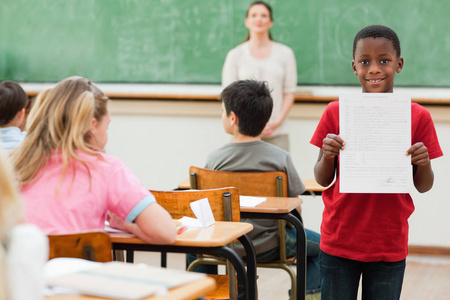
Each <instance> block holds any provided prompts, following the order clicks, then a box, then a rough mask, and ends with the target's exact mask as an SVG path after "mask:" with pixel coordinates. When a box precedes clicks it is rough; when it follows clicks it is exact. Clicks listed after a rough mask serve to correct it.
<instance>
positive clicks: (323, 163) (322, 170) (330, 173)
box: [314, 133, 345, 186]
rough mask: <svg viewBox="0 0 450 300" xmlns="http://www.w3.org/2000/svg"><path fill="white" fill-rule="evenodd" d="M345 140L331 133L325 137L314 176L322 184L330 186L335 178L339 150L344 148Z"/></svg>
mask: <svg viewBox="0 0 450 300" xmlns="http://www.w3.org/2000/svg"><path fill="white" fill-rule="evenodd" d="M344 146H345V142H344V141H343V140H342V139H341V137H340V136H338V135H335V134H332V133H329V134H327V136H326V137H325V138H324V139H323V144H322V149H320V152H319V158H318V159H317V162H316V165H315V166H314V177H315V179H316V181H317V183H318V184H320V185H321V186H329V185H330V184H331V183H332V182H333V179H334V175H335V173H336V167H337V156H338V155H339V151H341V150H344Z"/></svg>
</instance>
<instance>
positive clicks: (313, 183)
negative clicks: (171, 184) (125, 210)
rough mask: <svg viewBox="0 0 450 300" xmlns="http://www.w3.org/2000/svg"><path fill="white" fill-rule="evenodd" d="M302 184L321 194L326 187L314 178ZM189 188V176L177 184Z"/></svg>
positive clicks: (305, 180)
mask: <svg viewBox="0 0 450 300" xmlns="http://www.w3.org/2000/svg"><path fill="white" fill-rule="evenodd" d="M302 181H303V184H304V185H305V187H306V191H307V192H312V193H314V194H319V195H320V194H322V192H323V191H324V190H325V189H326V187H323V186H321V185H320V184H318V183H317V182H316V180H315V179H302ZM190 188H191V183H190V181H189V177H187V178H186V179H185V180H183V181H182V182H180V184H178V189H179V190H189V189H190Z"/></svg>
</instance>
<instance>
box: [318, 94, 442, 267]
mask: <svg viewBox="0 0 450 300" xmlns="http://www.w3.org/2000/svg"><path fill="white" fill-rule="evenodd" d="M328 133H334V134H339V102H338V101H334V102H331V103H330V104H329V105H328V106H327V108H326V109H325V111H324V113H323V115H322V118H321V119H320V122H319V125H317V129H316V131H315V132H314V135H313V137H312V139H311V141H310V143H311V144H313V145H315V146H317V147H319V148H322V144H323V139H324V138H325V137H326V135H327V134H328ZM411 137H412V141H411V145H412V144H414V143H417V142H423V143H424V144H425V146H426V147H427V148H428V153H429V156H430V159H433V158H437V157H440V156H442V155H443V154H442V150H441V147H440V146H439V141H438V139H437V135H436V130H435V128H434V124H433V120H432V119H431V115H430V113H429V112H428V110H427V109H425V108H424V107H422V106H420V105H419V104H417V103H411ZM405 151H406V149H405ZM338 164H339V158H338ZM322 198H323V202H324V204H325V208H324V211H323V218H322V226H321V235H322V236H321V239H320V248H321V249H322V251H324V252H325V253H328V254H330V255H334V256H338V257H344V258H349V259H353V260H358V261H365V262H369V261H389V262H393V261H400V260H403V259H405V258H406V256H407V254H408V229H409V225H408V218H409V216H410V215H411V214H412V212H413V211H414V204H413V201H412V198H411V196H410V195H409V194H341V193H339V166H338V168H337V174H336V180H335V182H334V184H333V185H332V186H331V187H329V188H328V189H326V190H325V191H324V192H323V193H322Z"/></svg>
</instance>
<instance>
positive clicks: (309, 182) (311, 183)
mask: <svg viewBox="0 0 450 300" xmlns="http://www.w3.org/2000/svg"><path fill="white" fill-rule="evenodd" d="M302 181H303V184H304V185H305V187H306V190H307V191H309V192H323V191H325V190H326V189H327V187H323V186H321V185H320V184H318V183H317V181H316V180H315V179H302Z"/></svg>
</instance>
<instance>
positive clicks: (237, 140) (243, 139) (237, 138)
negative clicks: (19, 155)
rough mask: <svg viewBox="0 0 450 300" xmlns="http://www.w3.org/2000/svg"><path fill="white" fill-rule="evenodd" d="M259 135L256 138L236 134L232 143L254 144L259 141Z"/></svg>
mask: <svg viewBox="0 0 450 300" xmlns="http://www.w3.org/2000/svg"><path fill="white" fill-rule="evenodd" d="M260 140H261V135H258V136H249V135H243V134H240V133H239V134H236V135H235V136H234V140H233V143H248V142H255V141H260Z"/></svg>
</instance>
